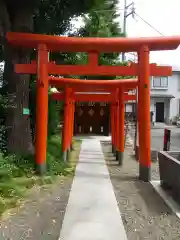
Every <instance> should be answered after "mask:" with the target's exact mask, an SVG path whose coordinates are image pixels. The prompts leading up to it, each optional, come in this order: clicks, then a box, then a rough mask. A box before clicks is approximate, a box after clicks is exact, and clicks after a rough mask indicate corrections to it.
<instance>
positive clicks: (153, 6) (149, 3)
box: [118, 0, 180, 66]
mask: <svg viewBox="0 0 180 240" xmlns="http://www.w3.org/2000/svg"><path fill="white" fill-rule="evenodd" d="M119 1H120V4H119V6H118V8H123V7H124V0H119ZM127 2H128V3H131V0H127ZM134 2H135V8H136V12H137V14H139V15H140V16H141V17H142V18H144V19H145V20H146V21H147V22H149V23H150V24H151V25H152V26H153V27H155V28H156V29H158V30H159V31H160V32H161V33H162V34H164V35H165V36H172V35H180V0H134ZM121 13H122V14H123V12H122V11H121ZM135 19H136V20H134V19H133V18H132V17H131V16H130V17H128V18H127V35H128V36H129V37H138V36H140V37H149V36H160V34H159V33H157V32H156V31H155V30H153V29H152V28H151V27H149V26H148V25H147V24H146V23H144V22H143V21H142V20H140V19H139V18H138V17H136V16H135ZM120 21H121V22H123V19H122V18H121V19H120ZM151 62H156V63H159V64H170V65H178V66H180V48H178V50H175V51H163V52H153V53H151Z"/></svg>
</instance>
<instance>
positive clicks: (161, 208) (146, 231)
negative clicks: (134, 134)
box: [102, 143, 180, 240]
mask: <svg viewBox="0 0 180 240" xmlns="http://www.w3.org/2000/svg"><path fill="white" fill-rule="evenodd" d="M102 148H103V152H104V155H105V158H106V161H107V165H108V169H109V172H110V177H111V181H112V184H113V187H114V191H115V195H116V199H117V202H118V206H119V208H120V212H121V215H122V219H123V223H124V227H125V230H126V233H127V237H128V240H141V239H142V240H144V239H148V240H156V239H157V240H176V239H180V220H179V219H178V218H177V217H176V215H175V214H174V213H173V212H171V210H170V209H169V208H168V207H167V206H166V205H165V203H164V202H163V200H162V199H161V197H160V196H159V195H158V194H157V193H156V192H155V190H154V189H153V187H152V186H151V184H150V183H144V182H140V181H139V180H138V164H137V162H136V161H135V160H134V159H133V158H132V149H131V148H128V149H126V152H125V159H124V165H123V167H119V166H118V165H117V162H116V161H114V157H112V154H111V153H110V150H111V147H110V145H108V144H107V143H106V144H105V143H104V144H103V143H102ZM158 175H159V174H158V166H157V163H153V166H152V178H153V179H154V180H155V179H158Z"/></svg>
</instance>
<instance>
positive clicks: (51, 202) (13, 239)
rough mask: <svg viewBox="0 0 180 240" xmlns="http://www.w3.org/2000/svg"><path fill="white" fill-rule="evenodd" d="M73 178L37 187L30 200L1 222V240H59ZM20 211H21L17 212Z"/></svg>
mask: <svg viewBox="0 0 180 240" xmlns="http://www.w3.org/2000/svg"><path fill="white" fill-rule="evenodd" d="M71 184H72V177H68V178H63V179H61V180H59V181H58V182H57V183H56V184H54V185H53V186H48V187H43V188H42V187H41V188H40V187H36V188H35V189H33V191H34V192H33V194H32V196H31V197H30V199H29V200H28V201H27V202H26V203H25V204H24V205H23V206H21V208H20V209H19V211H18V210H17V209H14V210H13V211H11V216H10V217H8V219H7V220H4V221H0V240H24V239H28V240H29V239H31V240H57V239H58V237H59V235H60V229H61V226H62V222H63V219H64V213H65V208H66V205H67V202H68V198H69V192H70V189H71ZM17 211H18V212H17Z"/></svg>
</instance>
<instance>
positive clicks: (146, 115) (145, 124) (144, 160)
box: [138, 46, 151, 182]
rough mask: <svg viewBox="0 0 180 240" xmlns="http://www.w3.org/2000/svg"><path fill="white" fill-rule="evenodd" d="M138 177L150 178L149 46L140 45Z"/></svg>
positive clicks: (146, 179) (145, 179)
mask: <svg viewBox="0 0 180 240" xmlns="http://www.w3.org/2000/svg"><path fill="white" fill-rule="evenodd" d="M138 96H139V100H140V102H139V109H138V112H139V119H138V120H139V178H140V179H141V180H143V181H146V182H147V181H149V180H150V167H151V150H150V67H149V48H148V46H142V47H141V49H140V51H139V86H138Z"/></svg>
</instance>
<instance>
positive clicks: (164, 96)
mask: <svg viewBox="0 0 180 240" xmlns="http://www.w3.org/2000/svg"><path fill="white" fill-rule="evenodd" d="M151 97H153V98H175V96H173V95H171V94H161V93H159V94H158V93H151Z"/></svg>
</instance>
